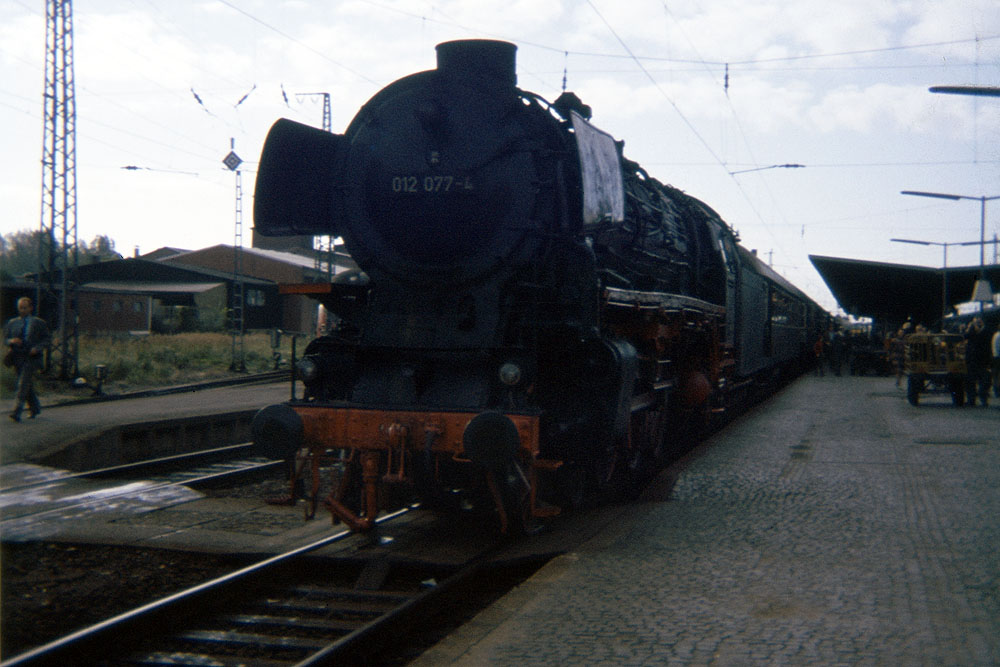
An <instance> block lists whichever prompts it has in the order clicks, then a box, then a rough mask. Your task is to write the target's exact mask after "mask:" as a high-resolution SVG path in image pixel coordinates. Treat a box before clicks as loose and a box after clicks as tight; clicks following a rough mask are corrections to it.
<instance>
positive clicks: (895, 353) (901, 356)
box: [889, 322, 910, 387]
mask: <svg viewBox="0 0 1000 667" xmlns="http://www.w3.org/2000/svg"><path fill="white" fill-rule="evenodd" d="M909 328H910V323H909V322H906V323H904V324H903V326H902V327H900V328H899V330H898V331H897V332H896V335H895V336H893V337H892V338H890V339H889V357H890V360H891V361H892V367H893V370H895V371H896V387H900V386H901V385H900V383H901V382H902V381H903V370H904V367H905V362H906V359H905V357H906V335H907V334H908V333H909Z"/></svg>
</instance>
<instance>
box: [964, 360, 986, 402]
mask: <svg viewBox="0 0 1000 667" xmlns="http://www.w3.org/2000/svg"><path fill="white" fill-rule="evenodd" d="M991 380H992V378H991V377H990V369H989V368H970V369H968V374H967V375H966V376H965V399H966V400H967V401H968V402H969V405H974V404H975V402H976V397H977V396H978V397H979V402H980V403H981V404H982V405H986V397H987V396H989V391H990V384H991Z"/></svg>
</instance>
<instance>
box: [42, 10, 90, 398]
mask: <svg viewBox="0 0 1000 667" xmlns="http://www.w3.org/2000/svg"><path fill="white" fill-rule="evenodd" d="M45 18H46V29H45V92H44V94H43V106H44V114H43V115H44V121H45V129H44V133H43V137H42V214H41V233H40V234H39V253H38V255H39V257H38V259H39V276H38V290H37V298H36V301H37V307H38V309H39V312H41V310H42V308H43V305H45V304H47V303H51V302H57V303H58V312H57V314H56V317H55V318H54V319H55V321H54V322H53V323H54V324H55V327H56V332H57V335H56V336H55V337H54V339H53V346H52V361H53V362H54V364H55V367H56V368H58V369H59V377H60V378H61V379H72V378H75V377H76V376H77V375H78V373H79V367H78V361H77V351H78V332H77V323H76V319H77V318H76V269H77V264H78V255H77V243H76V241H77V238H76V95H75V87H74V82H73V2H72V0H46V5H45ZM48 316H49V317H51V315H50V314H49V315H48Z"/></svg>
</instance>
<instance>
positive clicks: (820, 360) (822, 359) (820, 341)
mask: <svg viewBox="0 0 1000 667" xmlns="http://www.w3.org/2000/svg"><path fill="white" fill-rule="evenodd" d="M825 348H826V341H825V340H824V338H823V334H819V335H818V336H817V337H816V342H815V343H814V344H813V354H815V355H816V367H815V368H814V369H813V373H814V374H816V375H819V376H820V377H823V366H824V365H825V364H826V355H825V354H824V351H825Z"/></svg>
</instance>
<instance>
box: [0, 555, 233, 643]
mask: <svg viewBox="0 0 1000 667" xmlns="http://www.w3.org/2000/svg"><path fill="white" fill-rule="evenodd" d="M244 564H245V563H242V562H239V561H237V560H235V559H232V558H220V557H216V556H206V555H203V554H193V553H186V552H177V551H167V550H159V549H129V548H124V547H106V546H92V545H72V544H53V543H38V542H32V543H25V544H6V543H5V544H2V545H0V605H2V610H3V625H2V628H0V656H2V658H4V659H7V658H10V657H12V656H14V655H17V654H19V653H23V652H24V651H26V650H28V649H30V648H33V647H35V646H40V645H42V644H45V643H47V642H48V641H51V640H53V639H56V638H58V637H61V636H63V635H66V634H68V633H69V632H72V631H74V630H76V629H79V628H83V627H87V626H89V625H92V624H94V623H96V622H98V621H102V620H104V619H106V618H109V617H111V616H114V615H115V614H118V613H121V612H123V611H127V610H129V609H132V608H134V607H137V606H139V605H140V604H143V603H145V602H151V601H153V600H157V599H159V598H161V597H165V596H167V595H169V594H171V593H174V592H176V591H178V590H182V589H184V588H188V587H190V586H193V585H194V584H198V583H201V582H203V581H206V580H208V579H211V578H213V577H216V576H219V575H221V574H225V573H227V572H231V571H233V570H235V569H238V568H239V567H241V566H242V565H244Z"/></svg>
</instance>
